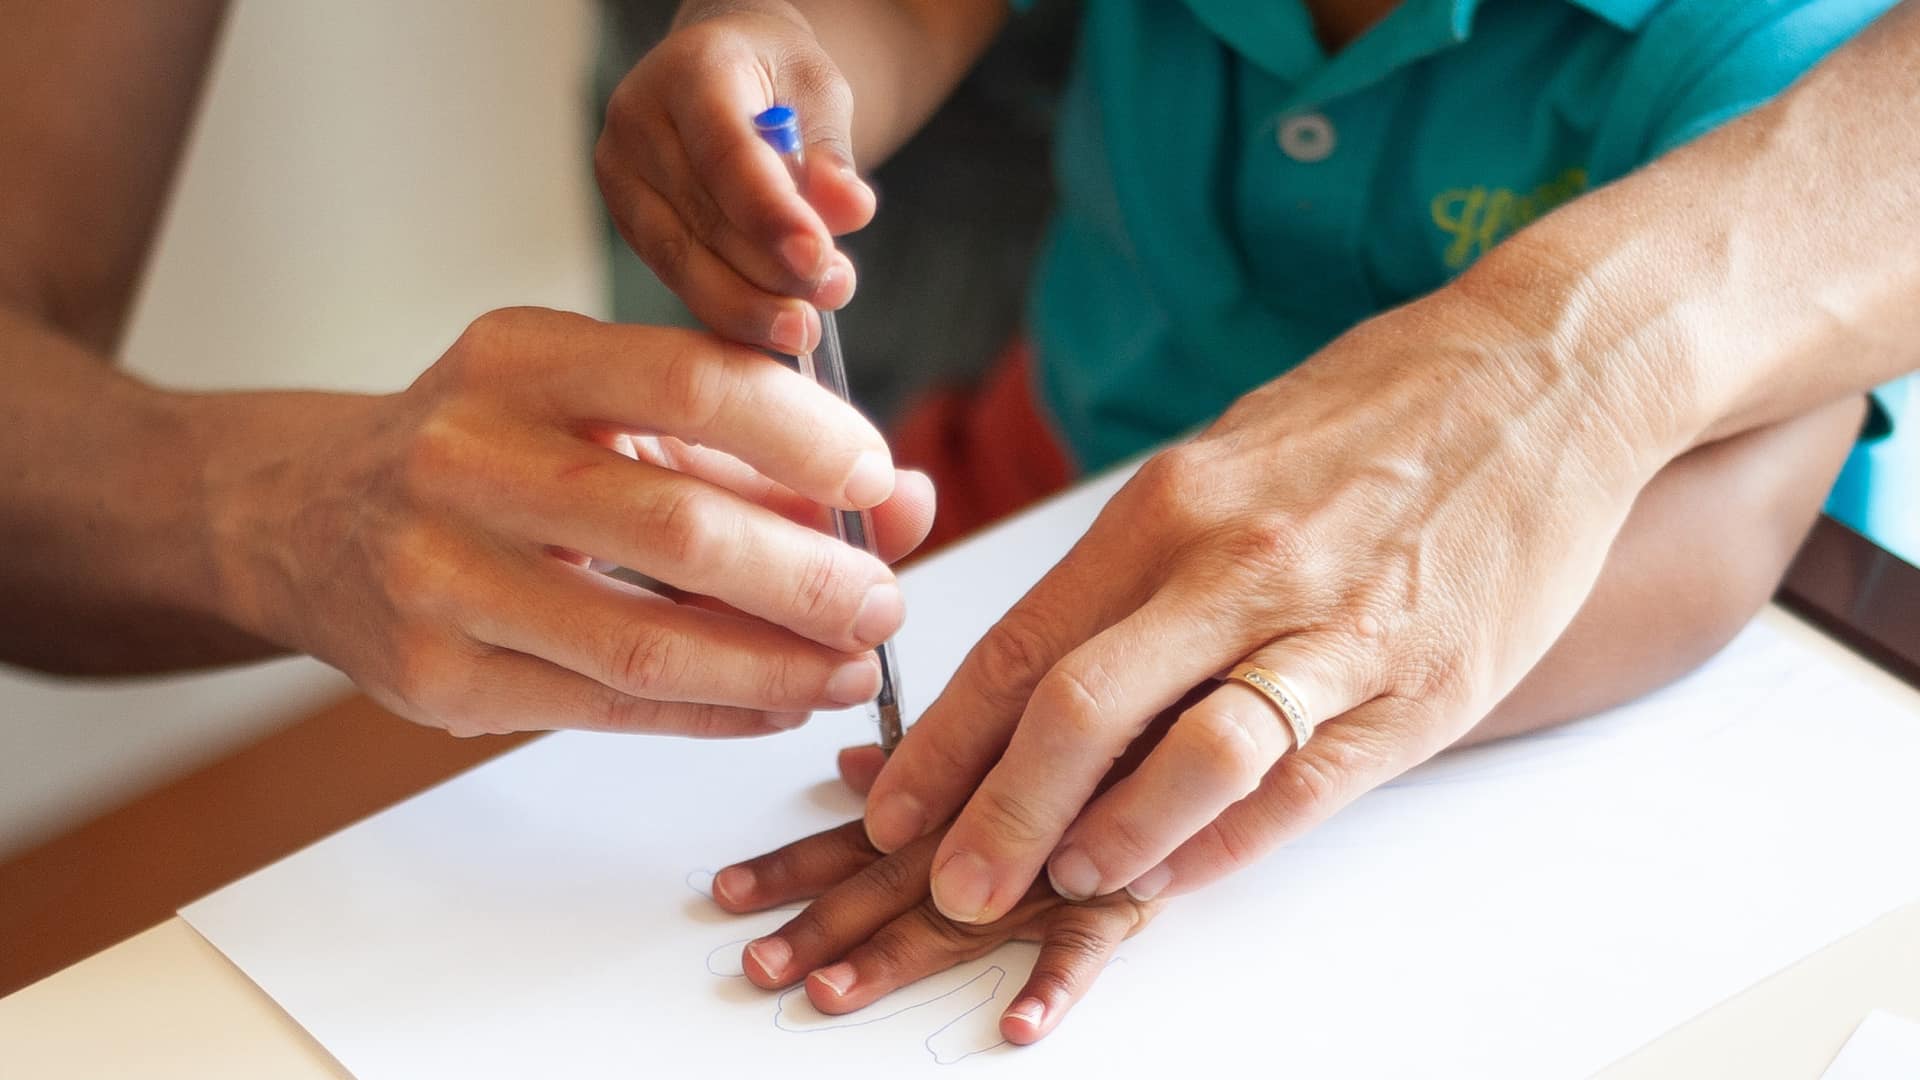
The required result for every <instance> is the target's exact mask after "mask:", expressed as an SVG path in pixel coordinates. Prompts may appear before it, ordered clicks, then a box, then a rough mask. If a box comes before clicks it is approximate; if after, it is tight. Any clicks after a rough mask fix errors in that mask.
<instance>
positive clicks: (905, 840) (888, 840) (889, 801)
mask: <svg viewBox="0 0 1920 1080" xmlns="http://www.w3.org/2000/svg"><path fill="white" fill-rule="evenodd" d="M926 831H927V808H926V807H925V806H922V805H921V804H920V800H919V799H916V798H914V797H913V796H911V795H908V794H907V793H906V792H903V791H898V792H895V793H893V794H892V795H888V796H887V797H886V798H884V799H881V800H880V801H879V802H877V803H875V804H874V805H873V808H872V809H870V810H868V811H867V839H868V840H869V841H871V842H872V843H873V846H874V847H876V848H879V849H880V850H881V851H897V850H899V849H900V848H903V847H906V846H907V845H908V844H910V843H912V842H913V841H915V840H918V839H919V838H920V834H921V833H923V832H926Z"/></svg>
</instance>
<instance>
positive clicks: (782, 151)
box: [753, 105, 901, 754]
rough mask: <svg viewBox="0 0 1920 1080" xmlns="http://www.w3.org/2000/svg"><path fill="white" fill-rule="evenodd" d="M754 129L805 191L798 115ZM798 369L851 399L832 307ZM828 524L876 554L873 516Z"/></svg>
mask: <svg viewBox="0 0 1920 1080" xmlns="http://www.w3.org/2000/svg"><path fill="white" fill-rule="evenodd" d="M753 126H754V130H756V131H758V132H759V133H760V137H761V138H762V139H764V140H766V142H767V145H769V146H771V147H773V149H774V151H775V152H776V153H778V154H779V155H780V157H781V159H782V160H784V161H785V162H786V163H787V171H788V172H789V173H791V174H792V175H793V182H794V184H795V185H796V186H798V187H799V188H800V190H801V193H802V194H805V192H806V184H807V179H806V157H805V154H806V150H805V146H804V144H803V143H802V142H801V140H800V117H799V114H797V113H795V112H794V111H793V110H792V109H790V108H788V107H787V106H785V105H775V106H774V107H773V108H771V109H768V110H766V111H765V112H762V113H761V114H760V115H758V116H756V117H754V118H753ZM795 360H797V361H798V363H799V365H800V373H801V374H802V375H805V376H807V377H808V378H810V379H812V380H814V381H815V382H817V383H819V384H820V385H821V386H824V387H826V388H827V389H828V390H830V391H832V392H833V394H834V395H835V396H836V397H838V398H839V399H840V400H842V401H850V400H852V395H851V393H850V388H849V387H848V385H847V362H846V357H845V355H844V354H842V353H841V351H840V329H839V327H838V326H836V325H835V323H834V318H833V312H831V311H822V312H820V347H819V348H817V349H815V350H813V352H811V353H808V354H805V355H802V356H798V357H795ZM833 528H834V532H836V533H838V534H839V536H840V539H841V540H844V541H846V542H847V543H849V544H851V545H853V546H854V547H857V548H862V549H864V550H866V551H868V552H871V553H874V554H878V553H879V549H878V546H877V545H876V544H875V541H874V535H873V515H871V514H869V513H868V512H867V511H865V510H835V511H833ZM874 652H875V654H876V655H878V656H879V658H880V693H879V696H878V697H876V698H875V699H874V702H873V705H872V707H871V708H872V712H873V714H874V717H875V719H876V720H877V721H878V723H879V725H880V749H881V750H883V751H885V752H887V753H889V754H891V753H893V748H894V747H895V746H898V745H899V743H900V735H901V727H900V666H899V660H898V657H897V655H896V649H895V647H894V643H893V642H892V641H883V642H881V643H880V644H879V646H878V647H877V648H875V649H874Z"/></svg>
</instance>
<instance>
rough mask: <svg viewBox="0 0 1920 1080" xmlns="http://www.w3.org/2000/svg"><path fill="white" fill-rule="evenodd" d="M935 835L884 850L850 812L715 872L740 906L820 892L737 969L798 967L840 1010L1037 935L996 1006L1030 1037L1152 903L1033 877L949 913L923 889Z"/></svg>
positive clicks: (758, 981) (1015, 1037)
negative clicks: (1030, 882) (978, 910)
mask: <svg viewBox="0 0 1920 1080" xmlns="http://www.w3.org/2000/svg"><path fill="white" fill-rule="evenodd" d="M937 841H938V837H936V836H927V837H922V838H921V839H919V840H916V841H914V842H912V843H910V844H908V845H907V846H906V847H904V848H902V849H901V850H899V851H897V852H895V853H893V854H891V855H886V856H882V855H881V854H880V853H879V852H878V851H875V850H874V848H873V847H872V845H870V844H869V843H868V842H867V839H866V835H865V832H864V829H863V827H862V825H861V823H860V822H858V821H853V822H848V823H847V824H845V825H842V826H840V827H839V828H836V829H829V830H827V831H826V832H822V833H817V834H815V835H813V836H809V837H807V838H806V839H804V840H801V841H798V842H797V843H793V844H789V845H787V846H786V847H783V848H781V849H779V850H778V851H774V852H771V853H769V854H766V855H762V856H760V857H759V858H755V859H749V860H747V861H746V862H743V863H740V864H737V865H735V866H729V867H727V868H726V869H724V870H722V871H720V872H719V873H718V874H716V875H714V879H713V898H714V900H715V902H717V903H718V904H719V905H720V906H721V907H723V908H726V909H727V910H728V911H731V912H735V913H739V914H745V913H748V912H754V911H764V910H766V909H768V908H773V907H778V906H780V905H782V904H786V903H790V902H792V901H794V900H798V899H805V898H811V897H818V898H819V899H817V900H814V902H813V903H811V904H809V905H808V906H807V907H806V909H805V910H803V911H801V912H800V914H798V915H796V916H794V918H793V919H792V920H790V921H789V922H788V923H787V924H786V925H784V926H782V927H781V928H780V929H778V930H776V931H774V932H773V933H771V934H768V935H767V936H766V937H763V938H759V939H758V940H755V941H753V942H750V943H749V944H748V945H747V946H746V952H745V955H744V956H743V957H742V958H741V965H740V966H741V969H742V970H743V971H744V972H745V973H746V975H747V978H748V979H749V980H751V981H752V982H753V983H754V985H756V986H760V987H763V988H766V989H769V990H777V989H780V988H781V987H785V986H791V985H793V984H794V983H796V982H800V981H801V980H803V979H804V980H805V982H806V994H807V999H808V1000H809V1001H811V1002H812V1003H813V1006H814V1007H815V1008H817V1009H819V1010H820V1011H821V1012H824V1013H829V1014H838V1013H847V1012H852V1011H854V1010H855V1009H859V1008H863V1007H865V1006H867V1005H870V1004H872V1003H873V1002H875V1001H877V1000H879V999H880V998H881V997H883V996H885V995H886V994H889V993H891V992H893V991H894V990H897V989H899V988H900V987H902V986H905V985H907V984H908V983H911V982H913V981H915V980H917V979H922V978H925V977H927V976H929V975H933V974H935V973H937V972H941V971H945V970H946V969H947V968H950V967H952V966H954V965H955V964H963V963H966V962H967V961H969V960H972V959H975V958H977V957H980V956H984V955H986V954H987V953H989V952H992V951H993V950H994V949H995V948H997V947H999V946H1000V945H1001V944H1002V943H1004V942H1007V941H1012V940H1022V941H1037V942H1039V943H1040V955H1039V957H1038V958H1037V959H1036V960H1035V962H1034V965H1033V972H1032V974H1030V975H1029V976H1028V977H1027V981H1026V984H1025V986H1023V987H1022V988H1021V990H1020V992H1019V993H1018V994H1016V995H1014V998H1013V1004H1012V1005H1011V1006H1009V1007H1008V1009H1007V1011H1006V1013H1005V1015H1003V1016H1002V1017H1001V1018H1000V1033H1001V1035H1003V1036H1004V1037H1005V1038H1006V1039H1007V1041H1009V1042H1014V1043H1030V1042H1033V1041H1035V1040H1037V1039H1040V1038H1041V1037H1043V1036H1045V1035H1046V1034H1047V1033H1048V1032H1049V1031H1052V1030H1053V1029H1054V1028H1055V1027H1056V1026H1058V1025H1059V1023H1060V1021H1061V1020H1062V1019H1063V1018H1064V1017H1065V1016H1066V1014H1067V1011H1068V1010H1070V1009H1071V1008H1073V1005H1074V1003H1075V1002H1077V1001H1079V1000H1080V998H1081V996H1082V995H1084V994H1085V993H1086V992H1087V989H1088V988H1089V987H1090V986H1092V985H1093V982H1094V980H1095V979H1097V978H1099V976H1100V973H1101V972H1102V971H1104V970H1106V966H1107V963H1108V961H1109V960H1111V959H1112V957H1113V952H1114V949H1115V948H1117V947H1118V946H1119V944H1120V942H1122V941H1124V940H1126V939H1127V938H1129V937H1132V936H1133V935H1134V934H1135V933H1137V932H1138V931H1139V930H1140V928H1141V927H1143V926H1145V925H1146V924H1147V922H1148V921H1149V920H1151V919H1152V918H1153V916H1154V914H1155V913H1156V912H1157V910H1158V903H1157V902H1146V903H1142V902H1139V901H1136V900H1134V899H1132V898H1131V897H1128V896H1126V895H1125V894H1121V895H1119V896H1111V897H1104V898H1102V899H1099V900H1094V901H1091V902H1089V903H1084V904H1072V903H1067V902H1065V901H1062V900H1061V899H1060V898H1059V897H1058V896H1055V895H1054V894H1053V893H1052V892H1051V891H1049V890H1048V889H1047V888H1046V887H1045V886H1038V887H1036V888H1033V889H1030V890H1028V891H1027V893H1026V895H1024V896H1023V897H1021V898H1020V899H1019V900H1018V902H1016V903H1015V904H1014V905H1013V907H1012V909H1011V910H1009V911H1008V912H1007V914H1006V915H1005V916H1004V917H1003V918H1001V919H999V920H998V921H996V922H993V923H989V924H985V925H978V926H975V925H965V924H960V923H955V922H952V921H950V920H949V919H947V918H946V917H945V916H943V915H941V914H940V913H939V912H938V911H936V910H935V909H934V907H933V905H932V903H931V902H930V901H929V899H928V895H927V871H928V868H929V866H930V865H931V864H932V861H933V851H934V846H935V844H936V843H937Z"/></svg>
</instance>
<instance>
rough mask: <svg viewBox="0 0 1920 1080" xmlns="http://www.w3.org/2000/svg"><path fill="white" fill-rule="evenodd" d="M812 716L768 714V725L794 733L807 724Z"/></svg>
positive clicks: (795, 713)
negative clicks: (795, 729)
mask: <svg viewBox="0 0 1920 1080" xmlns="http://www.w3.org/2000/svg"><path fill="white" fill-rule="evenodd" d="M812 716H813V714H812V713H810V712H772V713H768V714H767V723H769V724H772V725H773V726H774V727H777V728H779V729H780V730H781V731H792V730H793V729H794V728H797V727H799V726H800V725H801V724H804V723H806V722H807V720H808V719H809V718H811V717H812Z"/></svg>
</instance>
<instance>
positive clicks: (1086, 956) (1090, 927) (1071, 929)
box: [1047, 917, 1111, 961]
mask: <svg viewBox="0 0 1920 1080" xmlns="http://www.w3.org/2000/svg"><path fill="white" fill-rule="evenodd" d="M1110 940H1111V939H1110V938H1109V937H1108V936H1107V935H1106V934H1105V933H1102V932H1101V930H1100V928H1099V927H1097V926H1095V925H1094V924H1093V921H1092V920H1090V919H1087V918H1084V917H1082V918H1072V919H1060V920H1059V921H1057V922H1055V923H1054V924H1053V925H1052V926H1051V927H1049V928H1048V929H1047V944H1049V945H1051V946H1052V947H1053V948H1054V949H1055V950H1056V951H1058V952H1060V953H1063V954H1065V956H1066V957H1068V958H1070V959H1071V960H1076V961H1089V960H1092V961H1097V960H1099V959H1101V958H1102V957H1104V956H1105V955H1106V953H1107V948H1108V945H1109V942H1110Z"/></svg>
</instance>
